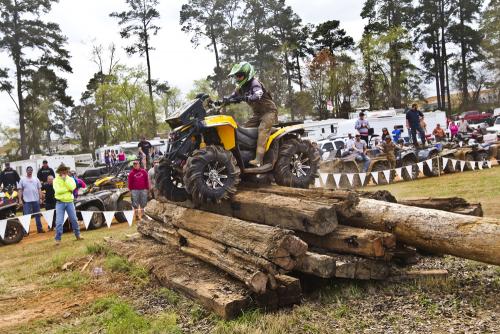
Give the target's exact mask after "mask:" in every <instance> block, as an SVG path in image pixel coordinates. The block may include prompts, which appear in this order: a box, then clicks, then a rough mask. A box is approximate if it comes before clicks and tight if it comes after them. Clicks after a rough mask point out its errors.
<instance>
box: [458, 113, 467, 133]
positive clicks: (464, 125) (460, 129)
mask: <svg viewBox="0 0 500 334" xmlns="http://www.w3.org/2000/svg"><path fill="white" fill-rule="evenodd" d="M469 130H470V127H469V122H467V121H466V120H465V118H464V117H463V116H461V117H460V122H459V123H458V132H460V133H462V134H465V133H467V132H468V131H469Z"/></svg>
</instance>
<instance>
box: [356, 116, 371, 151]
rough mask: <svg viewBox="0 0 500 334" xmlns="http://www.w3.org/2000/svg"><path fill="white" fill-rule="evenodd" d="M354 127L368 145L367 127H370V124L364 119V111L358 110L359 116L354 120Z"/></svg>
mask: <svg viewBox="0 0 500 334" xmlns="http://www.w3.org/2000/svg"><path fill="white" fill-rule="evenodd" d="M354 128H355V129H356V130H358V132H359V135H360V136H361V137H360V138H361V139H363V140H364V141H365V142H366V144H367V145H368V129H369V128H370V124H369V123H368V121H367V120H365V113H364V112H360V113H359V118H358V119H357V120H356V123H355V124H354Z"/></svg>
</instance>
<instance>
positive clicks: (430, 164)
mask: <svg viewBox="0 0 500 334" xmlns="http://www.w3.org/2000/svg"><path fill="white" fill-rule="evenodd" d="M425 163H426V164H427V167H429V169H430V170H432V159H427V160H425Z"/></svg>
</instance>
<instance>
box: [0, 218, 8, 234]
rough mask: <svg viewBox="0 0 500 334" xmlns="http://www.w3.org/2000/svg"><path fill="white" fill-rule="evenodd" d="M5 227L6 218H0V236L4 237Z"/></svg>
mask: <svg viewBox="0 0 500 334" xmlns="http://www.w3.org/2000/svg"><path fill="white" fill-rule="evenodd" d="M6 228H7V219H2V220H0V238H2V239H5V229H6Z"/></svg>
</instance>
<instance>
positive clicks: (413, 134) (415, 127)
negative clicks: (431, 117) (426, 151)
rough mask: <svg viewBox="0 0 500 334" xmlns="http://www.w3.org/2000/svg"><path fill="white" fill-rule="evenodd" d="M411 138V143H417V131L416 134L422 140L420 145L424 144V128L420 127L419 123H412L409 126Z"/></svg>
mask: <svg viewBox="0 0 500 334" xmlns="http://www.w3.org/2000/svg"><path fill="white" fill-rule="evenodd" d="M410 130H411V139H412V140H413V145H418V141H417V131H418V134H419V135H420V140H422V145H425V142H426V141H425V132H424V129H422V127H421V126H420V124H418V125H415V124H414V125H412V126H411V129H410Z"/></svg>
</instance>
